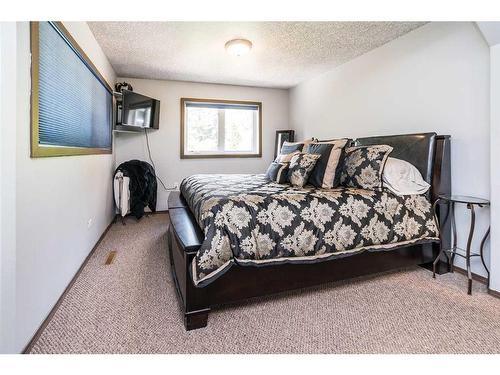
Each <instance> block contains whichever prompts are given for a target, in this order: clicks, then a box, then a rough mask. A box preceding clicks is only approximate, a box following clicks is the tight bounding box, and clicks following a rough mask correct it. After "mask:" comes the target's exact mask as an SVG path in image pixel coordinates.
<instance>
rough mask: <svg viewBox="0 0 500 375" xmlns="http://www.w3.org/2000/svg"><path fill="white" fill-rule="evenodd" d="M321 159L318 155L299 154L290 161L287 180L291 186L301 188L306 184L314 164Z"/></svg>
mask: <svg viewBox="0 0 500 375" xmlns="http://www.w3.org/2000/svg"><path fill="white" fill-rule="evenodd" d="M320 157H321V155H318V154H304V153H300V154H298V155H295V156H294V157H293V158H292V160H291V161H290V167H289V168H288V180H289V181H290V183H291V184H292V185H293V186H296V187H303V186H304V185H305V184H306V183H307V179H308V178H309V176H310V174H311V172H312V170H313V168H314V166H315V165H316V162H317V161H318V159H319V158H320Z"/></svg>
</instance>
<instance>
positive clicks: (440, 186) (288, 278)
mask: <svg viewBox="0 0 500 375" xmlns="http://www.w3.org/2000/svg"><path fill="white" fill-rule="evenodd" d="M434 150H435V151H434V155H433V161H432V162H433V169H432V184H431V186H432V187H431V194H430V195H431V200H433V201H434V199H435V198H436V197H437V195H438V194H441V193H449V192H451V173H450V137H449V136H436V138H435V148H434ZM168 206H169V214H170V226H169V229H168V235H167V238H168V250H167V251H168V252H169V259H170V265H171V270H172V277H173V280H174V283H175V285H176V289H177V292H178V293H177V294H178V297H179V300H180V304H181V307H182V310H183V313H184V325H185V328H186V329H187V330H191V329H197V328H202V327H205V326H206V325H207V321H208V315H209V312H210V309H211V308H212V307H215V306H218V305H222V304H227V303H232V302H237V301H243V300H247V299H249V298H253V297H259V296H265V295H269V294H274V293H279V292H283V291H288V290H293V289H300V288H306V287H311V286H315V285H319V284H323V283H327V282H332V281H338V280H344V279H349V278H353V277H358V276H363V275H368V274H372V273H378V272H384V271H388V270H392V269H398V268H404V267H409V266H412V265H422V266H424V267H426V268H429V267H430V266H431V264H432V261H433V260H434V259H435V257H436V256H437V254H438V253H439V243H437V242H436V241H423V242H421V243H416V244H412V245H409V246H408V245H406V246H401V247H398V248H394V249H392V250H389V251H379V252H369V251H365V252H363V253H360V254H356V255H353V256H349V257H345V258H339V259H333V260H330V261H325V262H320V263H314V264H280V265H269V266H265V267H256V266H248V265H247V266H238V265H234V266H233V267H231V268H230V269H229V270H228V271H227V272H226V273H225V274H224V275H222V276H221V277H219V278H218V279H217V280H215V281H214V282H213V283H211V284H209V285H207V286H205V287H203V288H197V287H195V286H194V284H193V282H192V280H191V274H190V267H191V262H192V260H193V258H194V256H195V255H196V252H197V251H198V249H199V248H200V246H201V243H202V242H203V239H204V237H203V233H202V231H201V230H200V228H199V226H198V224H197V222H196V220H195V218H194V216H193V214H192V213H191V211H190V209H189V207H188V206H187V204H186V202H185V200H184V198H183V197H182V195H181V194H180V193H179V192H172V193H170V195H169V198H168ZM438 217H439V220H440V222H441V223H443V224H442V225H443V227H442V230H443V233H442V237H443V242H446V241H449V237H450V236H449V233H450V229H449V224H447V223H446V220H445V218H446V213H445V212H441V211H439V207H438ZM440 270H441V272H443V271H445V270H444V267H441V268H440Z"/></svg>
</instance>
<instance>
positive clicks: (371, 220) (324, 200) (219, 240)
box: [181, 174, 438, 286]
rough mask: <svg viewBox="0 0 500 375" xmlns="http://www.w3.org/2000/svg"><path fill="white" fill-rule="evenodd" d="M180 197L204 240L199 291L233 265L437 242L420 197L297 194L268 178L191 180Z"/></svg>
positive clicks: (195, 272) (198, 260) (343, 191)
mask: <svg viewBox="0 0 500 375" xmlns="http://www.w3.org/2000/svg"><path fill="white" fill-rule="evenodd" d="M181 192H182V195H183V196H184V198H185V199H186V201H187V203H188V205H189V207H190V209H191V211H192V212H193V214H194V216H195V217H196V219H197V221H198V223H199V225H200V227H201V228H202V230H203V231H204V233H205V240H204V242H203V243H202V245H201V248H200V249H199V251H198V253H197V255H196V257H195V258H194V259H193V264H192V269H191V271H192V278H193V281H194V284H195V285H197V286H204V285H207V284H209V283H210V282H211V281H213V280H214V279H215V278H217V277H218V276H220V275H222V274H223V273H224V271H226V270H228V269H229V267H231V266H232V265H233V264H235V263H238V264H241V265H247V264H252V265H261V264H270V263H274V264H275V263H279V262H284V261H287V262H310V261H319V260H326V259H330V258H334V257H340V256H346V255H350V254H354V253H357V252H361V251H364V250H370V251H374V250H384V249H390V248H393V247H395V246H399V245H404V244H410V243H414V242H419V241H422V240H437V239H438V229H437V227H436V223H435V220H434V217H433V215H432V208H431V204H430V203H429V201H428V200H427V198H426V197H425V196H423V195H410V196H404V197H400V196H396V195H394V194H392V193H390V192H388V191H372V190H361V189H353V188H339V189H331V190H326V189H315V188H313V187H308V186H306V187H305V188H294V187H291V186H290V185H280V184H276V183H272V182H269V180H267V178H266V177H265V175H248V174H247V175H242V174H231V175H193V176H191V177H188V178H186V179H184V181H182V184H181Z"/></svg>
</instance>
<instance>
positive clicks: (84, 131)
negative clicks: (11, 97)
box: [31, 22, 113, 157]
mask: <svg viewBox="0 0 500 375" xmlns="http://www.w3.org/2000/svg"><path fill="white" fill-rule="evenodd" d="M31 112H32V113H31V131H32V136H31V156H32V157H45V156H64V155H84V154H99V153H111V132H112V116H113V96H112V90H111V88H110V87H109V85H108V84H107V83H106V81H105V80H104V78H103V77H102V76H101V74H100V73H99V72H98V71H97V69H96V68H95V66H94V65H93V64H92V62H91V61H90V60H89V59H88V57H87V56H86V55H85V53H84V52H83V51H82V49H81V48H80V47H79V46H78V44H77V43H76V42H75V40H74V39H73V38H72V37H71V35H70V34H69V33H68V32H67V30H66V29H65V28H64V26H63V25H62V24H61V23H60V22H32V23H31Z"/></svg>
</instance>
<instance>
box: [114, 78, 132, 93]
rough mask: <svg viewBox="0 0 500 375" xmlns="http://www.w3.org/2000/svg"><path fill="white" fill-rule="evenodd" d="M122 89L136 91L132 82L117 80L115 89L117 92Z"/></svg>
mask: <svg viewBox="0 0 500 375" xmlns="http://www.w3.org/2000/svg"><path fill="white" fill-rule="evenodd" d="M122 90H128V91H134V89H133V88H132V85H131V84H130V83H127V82H125V81H124V82H117V83H116V84H115V91H116V92H122Z"/></svg>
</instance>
